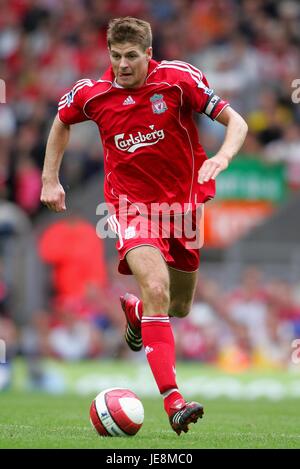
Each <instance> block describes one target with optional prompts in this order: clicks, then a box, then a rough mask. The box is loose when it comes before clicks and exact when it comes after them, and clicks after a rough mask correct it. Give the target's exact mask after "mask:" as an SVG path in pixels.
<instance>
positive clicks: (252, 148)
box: [0, 0, 300, 216]
mask: <svg viewBox="0 0 300 469" xmlns="http://www.w3.org/2000/svg"><path fill="white" fill-rule="evenodd" d="M0 8H1V16H0V78H1V80H3V81H4V82H5V84H6V101H7V103H6V104H5V105H4V104H0V196H1V197H2V198H7V199H9V200H12V201H14V202H15V203H17V204H18V205H19V206H21V207H22V208H23V209H24V210H25V211H26V212H27V213H28V214H29V215H30V216H34V215H35V214H36V213H37V212H38V211H39V210H40V209H41V207H40V203H39V191H40V173H41V168H42V163H43V158H44V150H45V142H46V139H47V135H48V132H49V126H50V125H51V122H52V120H53V117H54V116H55V113H56V111H57V102H58V100H59V98H60V97H61V96H62V95H63V94H64V93H65V92H66V90H67V89H69V88H70V87H72V86H73V84H74V82H75V81H76V80H78V79H81V78H84V77H90V78H93V79H98V78H99V77H100V76H101V74H102V72H103V71H104V70H105V69H106V67H107V66H108V64H109V58H108V54H107V46H106V37H105V35H106V27H107V23H108V21H109V19H111V18H113V17H118V16H125V15H132V16H137V17H142V18H144V19H147V20H148V21H150V22H151V24H152V28H153V36H154V44H153V47H154V58H156V59H157V60H161V59H168V60H172V59H177V60H185V61H188V62H191V63H193V64H194V65H196V66H197V67H199V68H200V69H201V70H202V71H203V72H204V73H205V75H206V76H207V78H208V81H209V83H210V84H211V86H213V87H214V88H215V90H216V91H217V92H218V94H220V95H221V96H223V97H224V98H226V99H228V100H229V101H230V102H231V103H232V105H233V107H234V108H236V109H237V110H238V111H240V112H241V113H242V115H243V116H244V117H245V118H246V120H247V121H248V123H249V128H250V132H249V135H248V138H247V141H246V143H245V146H244V152H245V153H249V154H251V155H257V157H259V158H265V159H266V160H267V161H270V163H272V162H275V161H283V162H285V163H286V166H287V178H288V181H289V184H290V186H291V187H292V188H299V186H300V154H299V144H300V130H299V129H300V127H299V125H300V110H299V109H300V107H299V105H297V103H293V102H292V94H293V92H294V96H295V97H296V98H297V97H298V100H299V94H300V91H299V92H297V89H295V88H296V85H293V83H294V81H295V80H297V79H300V47H299V46H300V27H299V26H300V4H299V2H298V1H296V0H287V1H277V0H206V1H202V0H101V1H98V0H10V1H8V0H0ZM295 83H297V82H295ZM293 86H294V87H293ZM299 87H300V85H299V83H298V88H299ZM199 128H200V132H202V134H203V135H205V139H204V141H203V144H204V148H205V149H206V150H207V151H209V152H214V151H215V150H216V149H217V148H218V145H219V144H220V142H221V139H222V137H223V133H224V129H223V127H222V126H220V125H216V124H214V123H212V122H210V120H209V119H207V118H205V117H203V118H200V119H199ZM75 134H76V135H75ZM67 154H68V155H69V157H68V156H67V157H66V158H65V161H64V164H63V168H62V173H61V177H62V181H63V183H64V185H65V187H67V186H68V187H75V186H76V185H78V184H82V183H83V182H84V181H85V180H87V179H88V178H89V176H91V175H93V174H95V173H96V172H97V171H101V170H102V157H103V155H102V149H101V145H100V144H99V138H98V135H97V129H96V126H94V125H93V124H92V123H89V124H80V125H78V126H77V128H76V132H75V133H74V135H73V137H72V138H71V143H70V145H69V147H68V151H67Z"/></svg>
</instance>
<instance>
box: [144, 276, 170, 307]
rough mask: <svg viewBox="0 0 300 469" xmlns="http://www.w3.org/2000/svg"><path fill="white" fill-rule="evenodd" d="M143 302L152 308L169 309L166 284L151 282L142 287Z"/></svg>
mask: <svg viewBox="0 0 300 469" xmlns="http://www.w3.org/2000/svg"><path fill="white" fill-rule="evenodd" d="M144 297H145V302H149V303H151V304H152V305H153V306H154V305H157V306H158V307H160V308H161V307H164V308H167V309H168V307H169V288H168V284H167V282H164V281H157V280H152V281H149V282H147V283H146V284H145V285H144Z"/></svg>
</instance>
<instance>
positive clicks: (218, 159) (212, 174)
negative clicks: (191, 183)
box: [198, 155, 229, 184]
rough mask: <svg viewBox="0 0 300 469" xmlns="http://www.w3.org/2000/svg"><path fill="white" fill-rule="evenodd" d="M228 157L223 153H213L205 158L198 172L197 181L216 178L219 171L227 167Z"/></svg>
mask: <svg viewBox="0 0 300 469" xmlns="http://www.w3.org/2000/svg"><path fill="white" fill-rule="evenodd" d="M228 164H229V159H228V158H227V157H226V156H223V155H215V156H212V157H211V158H209V159H208V160H206V161H205V162H204V163H203V165H202V166H201V168H200V169H199V173H198V183H199V184H203V183H204V182H208V181H209V180H210V179H216V177H217V176H218V174H219V173H220V172H221V171H224V169H226V168H227V167H228Z"/></svg>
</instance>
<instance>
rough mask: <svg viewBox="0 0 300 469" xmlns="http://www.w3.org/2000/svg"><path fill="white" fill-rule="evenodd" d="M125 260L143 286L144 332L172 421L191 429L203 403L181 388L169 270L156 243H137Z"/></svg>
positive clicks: (178, 430)
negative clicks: (188, 399) (191, 399)
mask: <svg viewBox="0 0 300 469" xmlns="http://www.w3.org/2000/svg"><path fill="white" fill-rule="evenodd" d="M126 260H127V262H128V265H129V267H130V269H131V271H132V273H133V274H134V276H135V278H136V280H137V282H138V285H139V287H140V290H141V300H142V301H143V316H142V318H141V332H142V341H143V345H144V348H145V353H146V356H147V360H148V363H149V365H150V368H151V371H152V374H153V376H154V378H155V380H156V383H157V386H158V389H159V391H160V393H161V395H162V396H163V398H164V407H165V410H166V412H167V414H168V416H169V420H170V424H171V426H172V428H173V430H175V431H176V433H177V434H178V435H180V433H181V431H184V432H187V431H188V425H189V423H191V422H196V421H197V420H198V418H199V417H202V414H203V407H202V406H201V405H200V404H198V403H196V402H190V403H187V402H185V400H184V398H183V397H182V395H181V394H180V392H179V391H178V387H177V383H176V369H175V364H176V360H175V343H174V336H173V332H172V328H171V324H170V320H169V316H168V311H169V306H170V284H169V271H168V268H167V265H166V263H165V261H164V259H163V258H162V255H161V253H160V251H159V250H158V249H156V248H154V247H150V246H139V247H136V248H135V249H132V250H131V251H129V253H128V254H127V256H126Z"/></svg>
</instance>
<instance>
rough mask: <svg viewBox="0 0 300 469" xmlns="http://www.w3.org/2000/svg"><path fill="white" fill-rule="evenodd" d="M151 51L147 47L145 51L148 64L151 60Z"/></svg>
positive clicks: (150, 48)
mask: <svg viewBox="0 0 300 469" xmlns="http://www.w3.org/2000/svg"><path fill="white" fill-rule="evenodd" d="M152 51H153V49H152V47H147V49H146V51H145V52H146V57H147V61H148V62H149V60H151V59H152Z"/></svg>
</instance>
